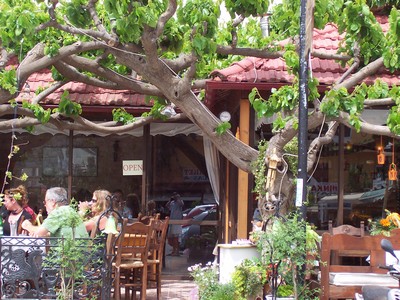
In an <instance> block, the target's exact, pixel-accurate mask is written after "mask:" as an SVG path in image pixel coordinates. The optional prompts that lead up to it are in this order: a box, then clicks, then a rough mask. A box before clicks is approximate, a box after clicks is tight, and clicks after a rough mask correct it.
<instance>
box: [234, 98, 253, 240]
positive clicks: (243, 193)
mask: <svg viewBox="0 0 400 300" xmlns="http://www.w3.org/2000/svg"><path fill="white" fill-rule="evenodd" d="M249 129H250V102H249V101H248V100H247V99H241V100H240V120H239V130H240V132H239V139H240V140H241V141H242V142H243V143H245V144H246V145H249V143H250V134H249ZM237 201H238V226H237V238H239V239H247V237H248V234H249V232H248V221H249V220H248V210H249V175H248V173H247V172H245V171H242V170H239V171H238V200H237Z"/></svg>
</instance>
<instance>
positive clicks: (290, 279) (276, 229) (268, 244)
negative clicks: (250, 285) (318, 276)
mask: <svg viewBox="0 0 400 300" xmlns="http://www.w3.org/2000/svg"><path fill="white" fill-rule="evenodd" d="M267 225H268V226H267V228H266V230H265V231H258V232H255V233H254V240H255V243H256V245H257V249H258V250H259V251H260V254H261V260H262V263H263V264H264V265H269V266H270V267H269V274H268V278H267V280H268V281H267V283H268V287H269V290H270V292H271V298H270V299H279V298H276V297H277V296H278V290H279V291H280V292H282V293H283V291H285V295H286V296H288V295H287V294H288V290H290V286H292V288H293V294H292V295H291V296H293V299H312V298H313V295H311V292H312V291H310V289H309V288H308V284H309V283H308V281H307V280H306V276H307V274H306V273H304V272H303V271H302V270H303V269H304V266H307V265H310V257H313V258H315V256H316V255H317V243H318V242H319V240H320V237H319V235H318V234H317V233H316V232H315V231H314V230H313V229H312V227H311V226H310V225H309V224H308V223H307V222H306V221H304V220H302V219H301V218H299V216H298V215H297V214H289V215H288V216H287V217H286V218H283V217H272V218H271V219H269V220H268V224H267ZM283 286H286V287H283Z"/></svg>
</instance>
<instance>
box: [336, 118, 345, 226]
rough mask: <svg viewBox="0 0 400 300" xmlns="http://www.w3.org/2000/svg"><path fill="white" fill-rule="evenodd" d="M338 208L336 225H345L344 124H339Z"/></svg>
mask: <svg viewBox="0 0 400 300" xmlns="http://www.w3.org/2000/svg"><path fill="white" fill-rule="evenodd" d="M338 176H339V178H338V210H337V218H336V226H339V225H343V210H344V195H343V194H344V125H343V124H340V125H339V172H338Z"/></svg>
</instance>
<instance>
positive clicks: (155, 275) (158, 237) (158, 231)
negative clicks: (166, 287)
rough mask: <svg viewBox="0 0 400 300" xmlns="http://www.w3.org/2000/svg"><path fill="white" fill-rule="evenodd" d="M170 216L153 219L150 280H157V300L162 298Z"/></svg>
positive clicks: (149, 263)
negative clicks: (163, 218) (163, 270)
mask: <svg viewBox="0 0 400 300" xmlns="http://www.w3.org/2000/svg"><path fill="white" fill-rule="evenodd" d="M168 224H169V218H168V217H166V218H165V220H160V219H156V220H154V221H153V230H154V231H153V237H152V239H151V242H150V253H151V255H150V257H149V259H148V261H147V263H148V265H149V271H148V281H149V282H155V284H156V289H157V300H159V299H161V272H162V267H163V260H164V248H165V240H166V238H167V231H168Z"/></svg>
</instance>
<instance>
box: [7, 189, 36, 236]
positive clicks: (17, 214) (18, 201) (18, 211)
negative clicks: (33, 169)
mask: <svg viewBox="0 0 400 300" xmlns="http://www.w3.org/2000/svg"><path fill="white" fill-rule="evenodd" d="M25 193H26V190H25V188H21V187H20V186H19V187H17V188H12V189H9V190H6V191H5V193H4V207H5V208H6V209H7V212H6V213H5V218H4V222H3V235H5V236H10V235H11V226H10V225H11V224H16V234H18V233H21V223H22V221H24V220H31V219H32V216H31V215H30V214H29V213H28V212H27V211H26V210H24V209H23V199H24V197H25Z"/></svg>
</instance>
